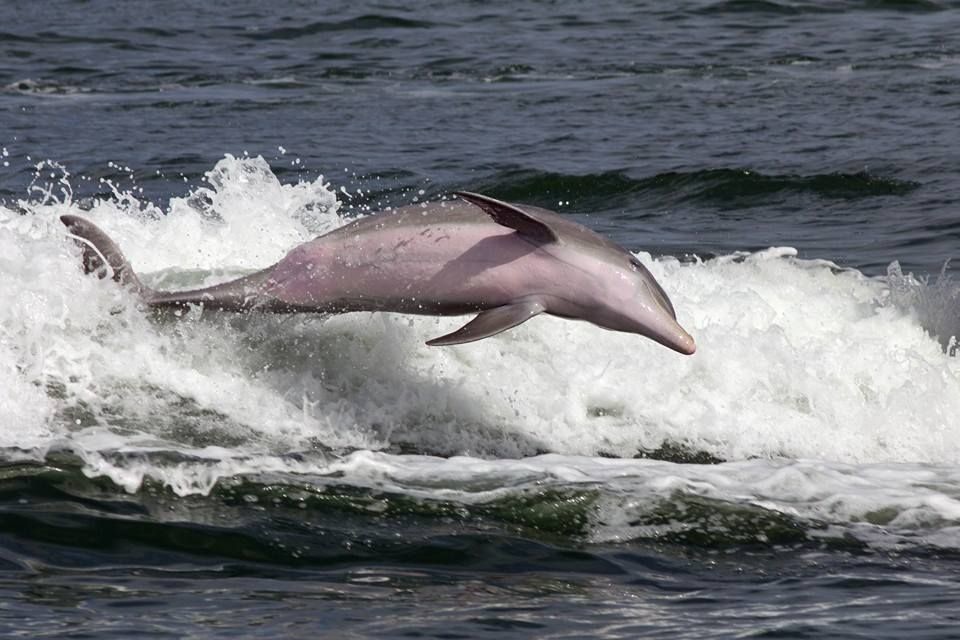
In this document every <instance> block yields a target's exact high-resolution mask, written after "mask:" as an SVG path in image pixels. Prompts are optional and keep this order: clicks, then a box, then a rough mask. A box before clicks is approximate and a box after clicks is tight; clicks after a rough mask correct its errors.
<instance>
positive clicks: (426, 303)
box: [61, 192, 696, 354]
mask: <svg viewBox="0 0 960 640" xmlns="http://www.w3.org/2000/svg"><path fill="white" fill-rule="evenodd" d="M457 195H458V196H459V199H458V200H451V201H439V202H434V203H430V204H423V205H419V204H418V205H411V206H407V207H402V208H400V209H397V210H395V211H387V212H381V213H378V214H375V215H371V216H367V217H364V218H360V219H358V220H354V221H353V222H350V223H348V224H346V225H344V226H342V227H340V228H338V229H335V230H333V231H331V232H329V233H327V234H325V235H322V236H320V237H318V238H316V239H314V240H312V241H310V242H306V243H304V244H302V245H300V246H298V247H296V248H294V249H293V250H291V251H290V252H289V253H288V254H287V255H286V256H285V257H284V258H283V259H281V260H280V261H279V262H277V263H276V264H274V265H273V266H271V267H267V268H266V269H263V270H262V271H258V272H256V273H253V274H251V275H248V276H245V277H242V278H238V279H237V280H233V281H230V282H225V283H223V284H218V285H214V286H212V287H205V288H203V289H195V290H190V291H171V292H165V291H155V290H153V289H150V288H148V287H146V286H145V285H144V284H143V283H142V282H140V279H139V278H138V277H137V275H136V274H135V273H134V272H133V269H131V267H130V264H129V263H128V262H127V260H126V258H124V256H123V254H122V253H121V251H120V249H119V247H117V245H116V244H115V243H114V242H113V241H112V240H111V239H110V238H109V237H108V236H107V235H106V234H105V233H104V232H103V231H102V230H100V229H99V228H98V227H97V226H96V225H94V224H93V223H92V222H90V221H89V220H85V219H84V218H81V217H79V216H74V215H65V216H62V217H61V220H62V221H63V223H64V224H65V225H66V226H67V228H68V230H69V232H70V234H72V235H73V236H74V237H75V238H77V239H78V240H80V241H81V243H82V244H83V246H84V251H83V264H84V269H85V271H86V272H87V273H90V272H93V271H97V272H98V273H100V276H101V277H105V276H106V275H107V274H108V269H109V271H112V277H113V279H114V280H116V281H117V282H120V283H121V284H123V285H124V286H127V287H129V288H130V289H132V290H133V291H135V292H136V293H137V295H139V296H140V298H141V299H142V301H143V302H144V303H145V304H146V305H147V306H150V307H155V308H171V307H172V308H177V307H186V306H189V305H202V306H203V307H204V308H212V309H219V310H225V311H264V312H271V313H296V312H310V311H313V312H324V313H343V312H348V311H393V312H399V313H414V314H426V315H461V314H467V313H477V314H478V315H477V316H476V317H475V318H474V319H473V320H471V321H470V322H468V323H467V324H466V325H464V326H463V327H461V328H460V329H457V330H456V331H454V332H453V333H450V334H448V335H445V336H441V337H438V338H434V339H433V340H430V341H428V342H427V344H429V345H454V344H462V343H464V342H471V341H473V340H480V339H481V338H486V337H489V336H492V335H495V334H497V333H500V332H501V331H505V330H507V329H510V328H512V327H515V326H517V325H519V324H521V323H523V322H526V321H527V320H529V319H530V318H532V317H533V316H535V315H538V314H540V313H547V314H550V315H554V316H559V317H562V318H571V319H579V320H586V321H588V322H591V323H593V324H595V325H597V326H600V327H604V328H606V329H612V330H615V331H626V332H630V333H638V334H641V335H644V336H647V337H648V338H651V339H653V340H656V341H657V342H659V343H660V344H663V345H665V346H667V347H670V348H671V349H674V350H675V351H679V352H680V353H684V354H691V353H693V352H694V350H695V349H696V346H695V344H694V341H693V338H692V337H691V336H690V334H688V333H687V332H686V331H685V330H684V329H683V328H682V327H681V326H680V325H679V324H678V323H677V321H676V313H675V311H674V309H673V305H672V304H671V303H670V300H669V298H668V297H667V294H666V293H665V292H664V291H663V289H662V288H661V287H660V285H659V284H658V283H657V281H656V280H655V279H654V278H653V276H652V275H651V274H650V272H649V271H648V270H647V269H646V268H645V267H644V266H643V265H642V264H640V262H638V261H637V259H636V258H634V257H633V256H632V255H631V254H630V253H629V252H628V251H627V250H626V249H623V248H622V247H620V246H618V245H616V244H614V243H613V242H611V241H609V240H607V239H605V238H603V237H601V236H599V235H597V234H596V233H594V232H593V231H591V230H589V229H587V228H586V227H584V226H582V225H579V224H577V223H575V222H572V221H570V220H567V219H566V218H564V217H562V216H560V215H557V214H556V213H553V212H551V211H547V210H545V209H540V208H538V207H532V206H528V205H514V204H509V203H506V202H502V201H500V200H495V199H493V198H490V197H487V196H483V195H479V194H476V193H467V192H458V193H457Z"/></svg>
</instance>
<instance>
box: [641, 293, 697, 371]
mask: <svg viewBox="0 0 960 640" xmlns="http://www.w3.org/2000/svg"><path fill="white" fill-rule="evenodd" d="M664 298H666V294H664ZM657 303H658V306H659V310H658V312H657V314H656V317H655V320H654V321H653V322H651V323H650V324H649V325H648V327H647V332H645V335H647V336H648V337H650V338H652V339H653V340H656V341H657V342H659V343H660V344H662V345H663V346H665V347H669V348H671V349H673V350H674V351H677V352H679V353H682V354H684V355H687V356H689V355H693V353H694V352H695V351H696V350H697V343H696V342H695V341H694V340H693V336H691V335H690V334H689V333H687V330H686V329H684V328H683V327H681V326H680V323H679V322H677V319H676V316H675V314H674V311H673V306H672V305H670V306H667V305H669V302H668V303H667V304H666V305H665V304H663V303H662V302H660V300H657Z"/></svg>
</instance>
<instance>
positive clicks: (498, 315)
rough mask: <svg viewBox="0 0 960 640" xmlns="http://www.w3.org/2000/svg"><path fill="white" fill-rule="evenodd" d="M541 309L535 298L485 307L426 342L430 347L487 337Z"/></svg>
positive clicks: (512, 325) (541, 310) (522, 320)
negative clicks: (484, 309) (469, 319)
mask: <svg viewBox="0 0 960 640" xmlns="http://www.w3.org/2000/svg"><path fill="white" fill-rule="evenodd" d="M543 309H544V307H543V305H542V304H541V303H540V302H537V301H535V300H528V301H526V302H517V303H516V304H508V305H506V306H503V307H497V308H495V309H487V310H486V311H482V312H480V314H479V315H477V317H476V318H474V319H473V320H471V321H470V322H468V323H467V324H465V325H463V326H462V327H460V328H459V329H457V330H456V331H454V332H453V333H448V334H447V335H445V336H440V337H439V338H434V339H433V340H427V344H428V345H430V346H431V347H446V346H449V345H452V344H463V343H465V342H473V341H474V340H482V339H483V338H489V337H490V336H492V335H496V334H498V333H500V332H501V331H506V330H507V329H512V328H513V327H515V326H517V325H518V324H523V323H524V322H526V321H527V320H529V319H530V318H532V317H533V316H535V315H537V314H538V313H542V312H543Z"/></svg>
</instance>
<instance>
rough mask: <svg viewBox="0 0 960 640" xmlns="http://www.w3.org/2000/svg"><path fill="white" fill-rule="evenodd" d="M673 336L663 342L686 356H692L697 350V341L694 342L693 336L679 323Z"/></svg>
mask: <svg viewBox="0 0 960 640" xmlns="http://www.w3.org/2000/svg"><path fill="white" fill-rule="evenodd" d="M672 338H673V339H672V340H670V341H669V342H662V343H661V344H663V345H664V346H667V347H670V348H671V349H673V350H674V351H678V352H680V353H682V354H683V355H685V356H691V355H693V354H694V352H695V351H696V350H697V343H696V342H694V340H693V336H691V335H690V334H689V333H687V332H686V330H685V329H684V328H683V327H681V326H680V325H679V324H678V325H677V331H676V334H675V335H674V336H673V337H672Z"/></svg>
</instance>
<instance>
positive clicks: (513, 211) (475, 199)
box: [454, 191, 557, 242]
mask: <svg viewBox="0 0 960 640" xmlns="http://www.w3.org/2000/svg"><path fill="white" fill-rule="evenodd" d="M454 194H455V195H457V196H460V197H461V198H463V199H464V200H466V201H467V202H469V203H471V204H475V205H477V206H478V207H480V208H481V209H483V212H484V213H486V214H487V215H488V216H490V217H491V218H493V221H494V222H496V223H497V224H501V225H503V226H505V227H509V228H511V229H515V230H516V232H517V233H519V234H521V235H524V236H527V237H529V238H531V239H533V240H537V241H538V242H556V241H557V234H556V232H554V230H553V229H551V228H550V226H549V225H547V224H545V223H544V222H543V221H541V220H537V219H536V218H534V217H533V216H531V215H530V214H529V213H527V212H526V211H524V210H522V209H520V208H519V207H516V206H514V205H512V204H509V203H507V202H503V201H501V200H496V199H494V198H490V197H488V196H482V195H480V194H479V193H470V192H469V191H455V192H454Z"/></svg>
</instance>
